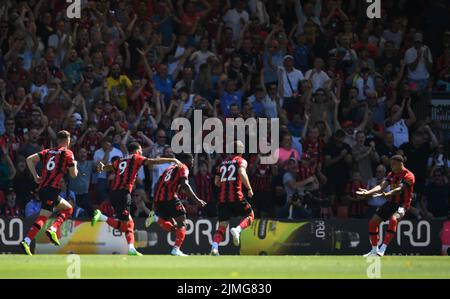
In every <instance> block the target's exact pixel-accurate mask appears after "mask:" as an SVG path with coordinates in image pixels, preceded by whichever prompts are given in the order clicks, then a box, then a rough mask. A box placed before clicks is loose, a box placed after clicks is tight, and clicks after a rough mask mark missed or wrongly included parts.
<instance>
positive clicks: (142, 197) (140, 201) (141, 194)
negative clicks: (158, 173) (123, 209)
mask: <svg viewBox="0 0 450 299" xmlns="http://www.w3.org/2000/svg"><path fill="white" fill-rule="evenodd" d="M132 199H133V202H132V206H131V214H132V215H133V218H147V217H148V215H150V208H149V207H150V206H151V202H150V201H149V199H148V198H147V195H146V194H145V190H143V189H135V190H134V191H133V193H132Z"/></svg>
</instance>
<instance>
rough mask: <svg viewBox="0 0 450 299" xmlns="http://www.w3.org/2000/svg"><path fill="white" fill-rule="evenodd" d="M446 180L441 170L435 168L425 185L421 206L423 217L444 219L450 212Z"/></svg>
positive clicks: (449, 194)
mask: <svg viewBox="0 0 450 299" xmlns="http://www.w3.org/2000/svg"><path fill="white" fill-rule="evenodd" d="M449 191H450V190H449V184H448V178H447V177H446V176H445V172H444V170H443V169H442V168H436V169H435V170H434V171H433V173H432V174H431V179H430V181H429V182H428V183H427V184H426V185H425V190H424V193H423V196H422V197H421V206H422V209H423V214H424V216H425V217H429V218H433V219H441V220H443V219H446V218H447V216H448V213H449V212H450V202H449V198H450V193H449Z"/></svg>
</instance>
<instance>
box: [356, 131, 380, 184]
mask: <svg viewBox="0 0 450 299" xmlns="http://www.w3.org/2000/svg"><path fill="white" fill-rule="evenodd" d="M365 142H366V134H365V133H364V132H362V131H359V132H357V133H356V143H355V145H354V146H353V148H352V155H353V161H354V169H355V170H356V171H357V172H358V175H359V176H360V177H361V180H362V181H363V182H367V181H368V180H369V179H370V178H371V177H372V173H373V171H372V165H373V164H377V163H378V162H379V160H380V157H379V155H378V153H377V151H376V149H375V142H373V141H371V142H370V144H369V146H366V145H365Z"/></svg>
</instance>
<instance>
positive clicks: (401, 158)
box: [391, 155, 405, 163]
mask: <svg viewBox="0 0 450 299" xmlns="http://www.w3.org/2000/svg"><path fill="white" fill-rule="evenodd" d="M391 160H395V161H398V162H402V163H404V162H405V159H404V158H403V156H402V155H394V156H392V157H391Z"/></svg>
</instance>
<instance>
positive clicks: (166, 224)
mask: <svg viewBox="0 0 450 299" xmlns="http://www.w3.org/2000/svg"><path fill="white" fill-rule="evenodd" d="M156 223H158V224H159V226H160V227H161V228H162V229H163V230H165V231H167V232H170V231H172V230H173V229H174V225H173V223H172V222H171V221H167V220H164V219H163V218H161V217H159V218H158V221H157V222H156ZM185 230H186V228H185Z"/></svg>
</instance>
